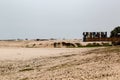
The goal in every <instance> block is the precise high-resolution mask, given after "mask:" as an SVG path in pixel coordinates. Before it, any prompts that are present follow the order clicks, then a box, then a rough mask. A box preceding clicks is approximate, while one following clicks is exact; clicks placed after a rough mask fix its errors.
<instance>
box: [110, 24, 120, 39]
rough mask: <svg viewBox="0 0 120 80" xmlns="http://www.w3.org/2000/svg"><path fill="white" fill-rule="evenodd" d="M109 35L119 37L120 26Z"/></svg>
mask: <svg viewBox="0 0 120 80" xmlns="http://www.w3.org/2000/svg"><path fill="white" fill-rule="evenodd" d="M110 37H120V26H118V27H116V28H114V30H112V31H111V34H110Z"/></svg>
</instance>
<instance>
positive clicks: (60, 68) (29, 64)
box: [0, 47, 120, 80]
mask: <svg viewBox="0 0 120 80" xmlns="http://www.w3.org/2000/svg"><path fill="white" fill-rule="evenodd" d="M3 56H4V57H3ZM6 56H7V57H6ZM33 56H34V57H33ZM35 57H36V58H35ZM0 58H1V59H0V80H120V47H107V48H51V49H50V48H46V49H42V48H41V49H40V48H1V49H0ZM22 59H24V60H22Z"/></svg>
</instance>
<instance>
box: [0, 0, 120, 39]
mask: <svg viewBox="0 0 120 80" xmlns="http://www.w3.org/2000/svg"><path fill="white" fill-rule="evenodd" d="M119 25H120V0H0V39H12V38H15V39H16V38H23V39H24V38H29V39H31V38H82V32H84V31H85V32H86V31H108V32H110V31H111V30H112V29H113V28H114V27H117V26H119Z"/></svg>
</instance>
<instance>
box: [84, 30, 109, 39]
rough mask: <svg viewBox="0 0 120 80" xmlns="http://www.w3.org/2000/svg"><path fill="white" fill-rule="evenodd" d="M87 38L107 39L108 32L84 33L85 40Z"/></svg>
mask: <svg viewBox="0 0 120 80" xmlns="http://www.w3.org/2000/svg"><path fill="white" fill-rule="evenodd" d="M86 38H107V32H83V40H84V41H85V39H86Z"/></svg>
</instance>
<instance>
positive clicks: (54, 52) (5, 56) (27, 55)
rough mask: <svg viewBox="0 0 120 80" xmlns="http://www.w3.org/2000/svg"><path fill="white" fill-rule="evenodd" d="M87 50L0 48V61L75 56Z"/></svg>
mask: <svg viewBox="0 0 120 80" xmlns="http://www.w3.org/2000/svg"><path fill="white" fill-rule="evenodd" d="M86 50H89V49H86V48H81V49H79V48H0V60H28V59H32V58H37V57H43V56H58V55H62V54H63V55H64V54H71V53H73V54H75V53H76V51H79V52H80V53H82V52H84V51H86Z"/></svg>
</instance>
